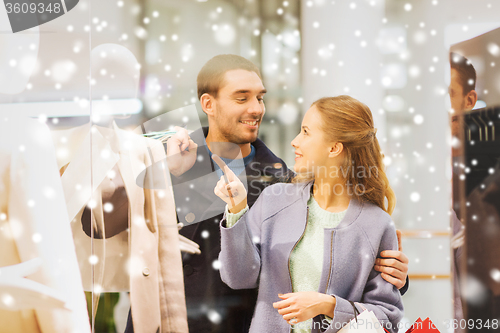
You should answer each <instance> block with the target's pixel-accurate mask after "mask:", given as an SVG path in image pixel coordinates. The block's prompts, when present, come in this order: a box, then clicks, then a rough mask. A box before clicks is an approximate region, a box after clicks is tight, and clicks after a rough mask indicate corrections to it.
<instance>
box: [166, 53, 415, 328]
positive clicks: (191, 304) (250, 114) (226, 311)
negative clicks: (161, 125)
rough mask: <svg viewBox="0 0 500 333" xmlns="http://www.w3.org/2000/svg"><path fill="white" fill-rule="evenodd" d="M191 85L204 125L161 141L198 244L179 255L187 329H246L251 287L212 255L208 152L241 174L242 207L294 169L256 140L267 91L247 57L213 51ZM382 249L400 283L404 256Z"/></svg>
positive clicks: (218, 205) (216, 207) (382, 264)
mask: <svg viewBox="0 0 500 333" xmlns="http://www.w3.org/2000/svg"><path fill="white" fill-rule="evenodd" d="M197 83H198V97H199V99H200V103H201V107H202V109H203V111H204V112H205V113H206V114H207V115H208V124H209V126H208V128H203V129H199V130H197V131H195V132H193V133H191V135H188V132H187V131H186V130H185V129H181V128H177V129H178V133H177V134H175V135H174V136H172V137H171V138H170V139H169V140H168V141H167V158H168V165H169V169H170V172H171V173H172V175H173V177H172V183H173V185H174V196H175V201H176V206H177V214H178V218H179V222H181V223H183V224H184V225H186V226H185V227H183V228H182V229H181V230H180V233H181V234H182V235H184V236H185V237H187V238H189V239H191V240H193V241H195V242H197V243H198V244H199V245H200V250H201V254H200V255H189V254H185V255H184V258H183V264H184V283H185V289H186V302H187V308H188V324H189V330H190V332H247V331H248V328H249V326H250V321H251V319H252V314H253V310H254V307H255V302H256V292H257V291H256V290H233V289H230V288H229V287H228V286H226V285H225V284H224V283H223V282H222V281H221V278H220V275H219V271H218V265H219V263H218V260H217V259H218V255H219V252H220V233H219V221H220V220H221V218H222V213H223V212H224V205H223V204H222V202H221V201H220V200H218V198H217V196H216V195H215V194H214V192H213V189H214V186H215V184H216V183H217V181H218V180H219V178H220V177H221V176H222V172H221V171H220V169H219V168H218V167H217V165H214V163H212V159H211V155H212V153H214V154H217V155H219V156H220V157H221V158H222V159H223V160H224V162H225V163H226V164H227V165H228V166H229V167H230V168H231V169H232V170H233V172H234V173H235V174H236V175H239V177H240V178H241V179H242V180H243V179H244V181H243V183H244V184H247V190H248V205H249V207H251V206H252V205H253V203H254V202H255V201H256V199H257V198H258V196H259V194H260V193H261V192H262V190H263V189H264V188H265V187H266V186H268V185H270V184H272V183H275V182H278V181H288V180H289V179H290V178H291V177H292V176H293V172H292V171H290V170H289V169H288V168H287V166H286V164H285V163H284V162H283V160H281V159H280V158H278V157H277V156H276V155H274V154H273V153H272V152H271V151H270V150H269V148H267V147H266V145H265V144H264V143H263V142H262V141H261V140H260V139H258V131H259V127H260V125H261V123H262V118H263V117H264V114H265V106H264V102H263V97H264V95H265V93H266V89H265V88H264V85H263V83H262V79H261V76H260V72H259V70H258V68H257V67H256V66H255V65H254V64H253V63H252V62H250V61H248V60H247V59H245V58H243V57H240V56H236V55H218V56H216V57H214V58H212V59H210V60H209V61H208V62H207V63H206V64H205V65H204V66H203V68H202V69H201V71H200V73H199V74H198V79H197ZM197 222H198V223H197ZM389 252H391V253H386V256H387V257H391V258H396V259H381V261H379V262H377V266H376V269H377V270H379V271H382V272H384V274H383V276H384V278H385V279H386V280H388V281H389V282H391V283H393V284H394V285H396V286H397V287H398V288H401V287H403V286H404V285H405V282H406V273H407V271H408V265H407V263H408V260H407V258H406V256H405V255H404V254H403V253H402V252H399V251H389ZM406 286H407V285H406ZM404 291H406V288H405V289H404ZM404 291H402V292H404Z"/></svg>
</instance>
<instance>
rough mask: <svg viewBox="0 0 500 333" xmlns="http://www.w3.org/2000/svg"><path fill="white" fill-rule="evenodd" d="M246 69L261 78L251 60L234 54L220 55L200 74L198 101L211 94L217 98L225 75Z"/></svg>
mask: <svg viewBox="0 0 500 333" xmlns="http://www.w3.org/2000/svg"><path fill="white" fill-rule="evenodd" d="M235 69H244V70H247V71H249V72H255V73H256V74H257V75H258V76H259V78H261V79H262V77H261V76H260V71H259V68H258V67H257V66H256V65H255V64H254V63H252V62H251V61H250V60H248V59H245V58H243V57H240V56H238V55H234V54H220V55H217V56H215V57H213V58H212V59H210V60H209V61H208V62H207V63H206V64H205V65H204V66H203V67H202V68H201V70H200V72H199V73H198V78H197V79H196V83H197V84H198V99H200V97H201V96H202V95H203V94H210V95H212V96H214V97H215V98H217V94H218V93H219V89H220V88H221V87H222V84H223V82H224V75H225V74H226V72H227V71H231V70H235Z"/></svg>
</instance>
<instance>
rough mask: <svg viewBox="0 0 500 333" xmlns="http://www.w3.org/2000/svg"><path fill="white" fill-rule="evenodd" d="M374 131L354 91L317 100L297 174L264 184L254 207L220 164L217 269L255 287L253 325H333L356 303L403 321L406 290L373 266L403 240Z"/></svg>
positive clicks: (301, 142)
mask: <svg viewBox="0 0 500 333" xmlns="http://www.w3.org/2000/svg"><path fill="white" fill-rule="evenodd" d="M375 132H376V130H375V128H374V127H373V118H372V114H371V112H370V109H369V108H368V107H367V106H366V105H364V104H362V103H361V102H359V101H357V100H356V99H354V98H351V97H349V96H338V97H330V98H322V99H320V100H318V101H316V102H314V103H313V105H312V106H311V108H310V109H309V110H308V111H307V113H306V114H305V116H304V119H303V121H302V127H301V131H300V133H299V135H297V137H296V138H295V139H294V140H293V141H292V146H293V147H294V148H295V156H296V157H295V161H296V162H295V166H294V169H295V171H296V172H297V176H296V178H295V179H294V182H293V183H291V184H275V185H272V186H269V187H267V188H266V189H265V190H264V191H263V192H262V194H261V195H260V196H259V198H258V200H257V201H256V202H255V204H254V206H253V207H252V208H251V209H250V210H248V207H247V204H246V190H245V187H244V185H243V184H242V183H241V181H240V180H239V179H238V178H237V177H236V176H235V175H234V174H233V173H232V172H231V170H229V168H228V167H227V166H224V165H223V166H222V168H224V172H225V174H226V176H227V178H226V179H224V178H222V177H221V180H220V181H219V182H218V183H217V186H216V187H215V189H214V192H215V194H217V195H218V196H219V197H220V198H221V199H223V200H224V201H225V202H226V203H227V204H228V209H226V210H227V211H226V214H225V218H224V219H223V220H222V221H221V252H220V254H219V261H220V263H221V268H220V273H221V278H222V280H223V281H224V282H225V283H226V284H227V285H228V286H230V287H231V288H234V289H245V288H256V287H258V288H259V294H258V300H257V305H256V308H255V313H254V317H253V319H252V324H251V327H250V332H251V333H252V332H259V333H260V332H289V331H290V330H291V329H292V330H293V332H297V333H298V332H324V331H325V330H326V332H329V333H330V332H337V331H338V330H339V329H341V327H342V326H343V325H346V324H347V323H348V322H349V321H350V320H351V319H353V318H354V317H355V308H356V309H357V310H359V311H363V309H364V308H366V309H368V310H371V311H373V312H374V313H375V315H376V316H377V318H378V320H379V321H380V322H381V323H382V324H383V325H384V327H385V328H387V330H388V331H390V332H396V331H397V323H398V322H399V320H400V319H401V318H402V316H403V304H402V301H401V295H400V293H399V291H398V289H397V288H396V287H395V286H393V285H392V284H390V283H389V282H387V281H385V280H384V279H383V278H382V277H381V275H380V273H379V272H377V271H375V270H374V269H373V265H374V263H375V260H376V259H377V257H378V256H379V254H380V252H381V251H384V250H396V249H397V236H396V230H395V228H394V224H393V222H392V220H391V217H390V214H391V213H392V211H393V210H394V205H395V196H394V192H393V191H392V189H391V188H390V186H389V182H388V180H387V177H386V175H385V172H384V168H383V163H382V158H383V155H382V153H381V151H380V146H379V144H378V141H377V138H376V136H375ZM214 159H215V160H216V162H218V163H220V162H221V161H220V160H218V159H217V158H214ZM354 302H356V303H354ZM290 325H292V326H291V327H290Z"/></svg>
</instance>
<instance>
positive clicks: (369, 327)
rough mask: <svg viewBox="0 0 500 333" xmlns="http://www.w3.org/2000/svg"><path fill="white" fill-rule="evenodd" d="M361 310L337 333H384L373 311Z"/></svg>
mask: <svg viewBox="0 0 500 333" xmlns="http://www.w3.org/2000/svg"><path fill="white" fill-rule="evenodd" d="M358 305H360V304H358ZM360 306H361V305H360ZM361 308H363V312H361V313H360V314H358V315H357V316H356V317H355V318H354V319H352V320H351V321H350V322H349V323H348V324H347V325H345V326H344V327H343V328H342V329H341V330H340V331H338V333H385V332H386V331H385V330H384V328H383V327H382V324H381V323H380V322H379V321H378V319H377V317H376V316H375V314H374V313H373V311H368V310H367V309H366V308H364V307H363V306H361ZM356 311H357V310H356Z"/></svg>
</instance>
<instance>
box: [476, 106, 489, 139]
mask: <svg viewBox="0 0 500 333" xmlns="http://www.w3.org/2000/svg"><path fill="white" fill-rule="evenodd" d="M483 113H484V112H480V113H478V114H477V118H478V120H479V122H480V123H481V124H482V125H484V127H482V129H484V138H485V141H488V124H487V123H486V122H485V121H484V120H483V117H482V114H483Z"/></svg>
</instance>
